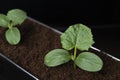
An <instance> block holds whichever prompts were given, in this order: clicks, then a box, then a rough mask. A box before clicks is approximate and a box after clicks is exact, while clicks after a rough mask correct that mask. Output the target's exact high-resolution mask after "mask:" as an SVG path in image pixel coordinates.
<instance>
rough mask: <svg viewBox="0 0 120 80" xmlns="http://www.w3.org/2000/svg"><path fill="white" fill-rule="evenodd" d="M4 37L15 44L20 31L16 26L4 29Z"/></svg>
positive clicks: (18, 40) (18, 39) (17, 41)
mask: <svg viewBox="0 0 120 80" xmlns="http://www.w3.org/2000/svg"><path fill="white" fill-rule="evenodd" d="M5 37H6V39H7V41H8V42H9V43H10V44H11V45H16V44H18V43H19V42H20V38H21V36H20V31H19V30H18V28H16V27H13V28H11V29H8V30H7V31H6V33H5Z"/></svg>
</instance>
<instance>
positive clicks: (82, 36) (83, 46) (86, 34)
mask: <svg viewBox="0 0 120 80" xmlns="http://www.w3.org/2000/svg"><path fill="white" fill-rule="evenodd" d="M61 43H62V47H63V48H64V49H67V50H71V49H73V48H74V47H75V46H76V48H77V49H79V50H88V49H89V47H90V46H91V45H92V44H93V43H94V41H93V36H92V33H91V29H90V28H88V27H87V26H85V25H83V24H75V25H72V26H70V27H69V28H68V29H67V30H66V31H65V32H64V33H63V34H62V35H61Z"/></svg>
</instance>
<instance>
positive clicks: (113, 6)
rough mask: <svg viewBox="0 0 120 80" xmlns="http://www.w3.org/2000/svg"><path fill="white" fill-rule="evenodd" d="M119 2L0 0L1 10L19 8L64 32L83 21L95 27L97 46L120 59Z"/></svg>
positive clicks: (96, 0)
mask: <svg viewBox="0 0 120 80" xmlns="http://www.w3.org/2000/svg"><path fill="white" fill-rule="evenodd" d="M119 4H120V3H119V1H117V0H0V13H7V11H8V10H10V9H14V8H19V9H22V10H24V11H26V12H27V13H28V16H30V17H32V18H34V19H36V20H38V21H40V22H43V23H45V24H47V25H49V26H51V27H54V28H57V29H59V30H61V31H64V30H65V29H66V28H67V27H68V26H69V25H71V24H75V23H83V24H85V25H88V26H89V27H90V28H92V31H93V35H94V40H95V42H96V43H95V44H94V45H93V46H95V47H97V48H99V49H101V50H103V51H105V52H108V53H109V54H112V55H113V56H116V57H118V58H120V55H119V54H120V51H119V50H120V46H119V45H120V36H119V34H120V5H119Z"/></svg>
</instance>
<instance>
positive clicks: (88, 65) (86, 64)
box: [75, 52, 103, 72]
mask: <svg viewBox="0 0 120 80" xmlns="http://www.w3.org/2000/svg"><path fill="white" fill-rule="evenodd" d="M75 64H76V65H77V66H78V67H79V68H81V69H83V70H86V71H90V72H96V71H100V70H101V68H102V66H103V61H102V60H101V59H100V58H99V57H98V56H97V55H95V54H93V53H91V52H82V53H81V54H79V55H78V57H77V58H76V60H75Z"/></svg>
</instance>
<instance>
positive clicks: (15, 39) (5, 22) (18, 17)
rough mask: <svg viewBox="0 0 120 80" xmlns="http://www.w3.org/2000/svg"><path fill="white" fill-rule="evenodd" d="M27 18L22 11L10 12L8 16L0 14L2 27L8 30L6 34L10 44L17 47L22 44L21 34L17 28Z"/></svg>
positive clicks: (14, 10)
mask: <svg viewBox="0 0 120 80" xmlns="http://www.w3.org/2000/svg"><path fill="white" fill-rule="evenodd" d="M26 18H27V15H26V13H25V12H24V11H22V10H20V9H13V10H10V11H8V13H7V15H4V14H0V26H1V27H3V28H8V29H7V30H6V32H5V37H6V40H7V41H8V43H9V44H11V45H16V44H18V43H19V42H20V40H21V34H20V31H19V29H18V28H17V27H15V26H16V25H20V24H22V23H23V21H24V20H25V19H26Z"/></svg>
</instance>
